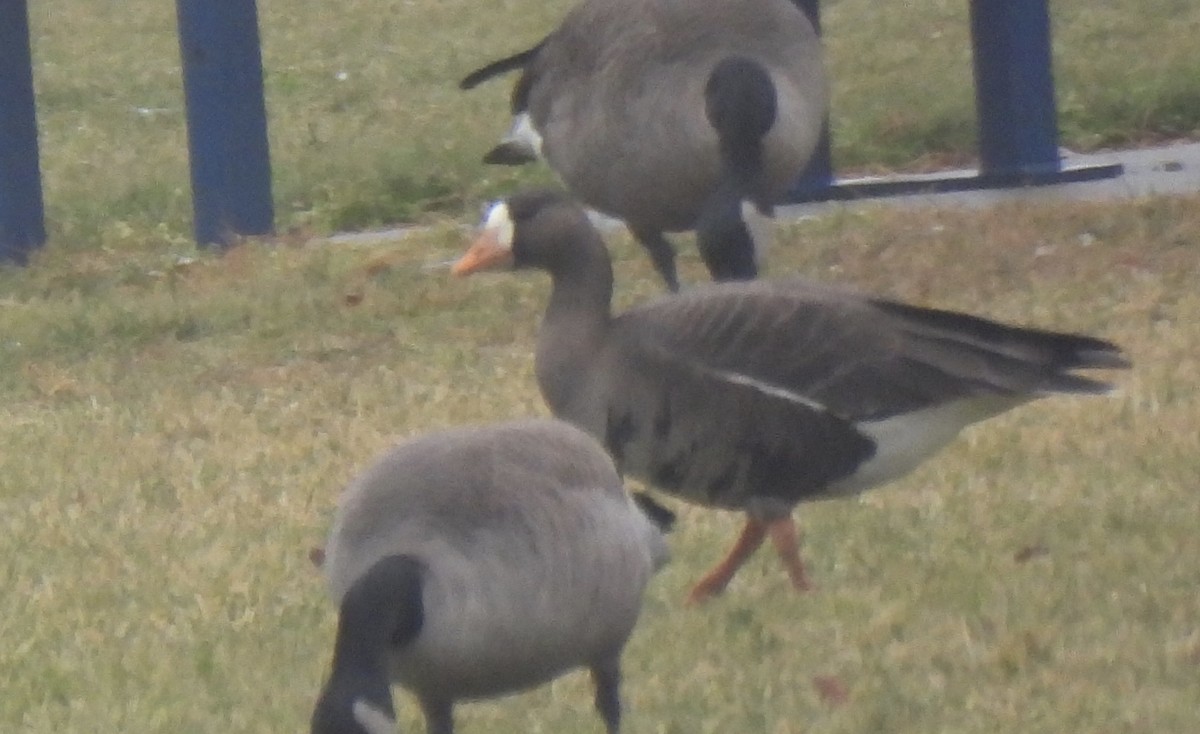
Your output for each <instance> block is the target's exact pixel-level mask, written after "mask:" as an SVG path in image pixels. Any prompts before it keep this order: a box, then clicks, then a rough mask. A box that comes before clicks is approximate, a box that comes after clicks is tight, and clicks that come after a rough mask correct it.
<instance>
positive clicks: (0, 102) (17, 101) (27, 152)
mask: <svg viewBox="0 0 1200 734" xmlns="http://www.w3.org/2000/svg"><path fill="white" fill-rule="evenodd" d="M45 241H46V223H45V213H44V210H43V204H42V179H41V171H40V168H39V166H38V139H37V112H36V108H35V107H34V103H33V64H32V61H31V58H30V53H29V8H28V5H27V4H26V0H0V262H3V261H7V262H15V263H19V264H24V263H25V262H27V261H28V259H29V252H30V250H32V249H33V248H35V247H38V246H40V245H42V244H43V243H44V242H45Z"/></svg>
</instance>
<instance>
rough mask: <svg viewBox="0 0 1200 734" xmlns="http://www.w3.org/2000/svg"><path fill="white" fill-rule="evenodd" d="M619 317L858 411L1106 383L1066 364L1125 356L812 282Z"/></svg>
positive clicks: (701, 366) (1072, 339)
mask: <svg viewBox="0 0 1200 734" xmlns="http://www.w3.org/2000/svg"><path fill="white" fill-rule="evenodd" d="M618 322H621V326H622V328H623V329H624V330H625V331H627V332H628V333H629V334H630V337H631V338H632V339H634V340H636V341H637V342H638V345H637V347H636V349H637V350H638V351H641V352H646V353H657V355H658V357H657V358H658V359H660V360H662V361H664V362H673V363H675V364H676V365H677V368H678V369H687V370H689V371H692V372H695V371H698V370H699V371H708V372H712V373H714V374H720V375H725V376H726V377H727V378H728V379H736V378H733V377H732V376H739V377H741V378H744V379H745V380H747V381H752V382H753V383H755V384H756V385H758V386H759V387H760V389H768V390H774V391H776V394H779V395H782V394H785V393H786V394H789V395H792V396H795V397H796V398H798V399H800V400H803V401H808V402H810V403H811V404H813V405H814V406H823V407H824V408H825V409H827V410H828V411H829V412H831V413H833V414H834V415H836V416H839V417H841V418H843V419H845V420H848V421H852V422H854V421H866V420H878V419H881V418H887V417H890V416H894V415H899V414H902V413H907V412H912V411H915V410H921V409H924V408H930V407H934V406H936V405H940V404H942V403H946V402H950V401H953V400H959V399H963V398H972V397H1011V398H1021V397H1026V398H1033V397H1036V396H1038V395H1041V394H1046V393H1050V392H1103V391H1104V390H1105V389H1106V387H1107V386H1106V385H1104V384H1103V383H1100V382H1097V381H1095V380H1091V379H1088V378H1085V377H1080V376H1078V375H1074V374H1071V373H1070V372H1069V371H1070V370H1071V369H1075V368H1080V367H1084V368H1086V367H1121V366H1125V365H1126V364H1127V363H1126V362H1125V360H1124V359H1123V357H1121V355H1120V350H1119V349H1117V347H1115V346H1114V345H1112V344H1109V343H1108V342H1104V341H1102V340H1099V339H1094V338H1091V337H1085V336H1077V335H1073V334H1063V333H1057V332H1049V331H1041V330H1034V329H1024V328H1020V327H1013V326H1007V325H1004V324H999V323H996V322H992V321H988V320H985V319H980V318H976V317H972V316H967V315H965V314H956V313H953V312H946V311H937V310H931V309H923V308H919V307H915V306H905V305H901V304H895V303H891V302H886V301H878V300H869V299H865V298H863V297H861V296H859V295H858V294H855V293H853V292H846V291H840V290H836V289H832V288H827V287H823V286H819V285H816V284H812V283H808V282H803V281H797V282H792V283H763V282H760V283H751V284H731V285H728V286H715V287H712V288H708V289H700V290H698V291H696V292H695V293H692V294H685V295H684V296H681V297H677V298H673V299H666V300H663V301H659V302H656V303H652V304H649V305H647V306H645V307H642V308H639V309H635V310H633V311H630V312H628V313H627V314H625V315H623V316H622V317H621V318H620V319H618Z"/></svg>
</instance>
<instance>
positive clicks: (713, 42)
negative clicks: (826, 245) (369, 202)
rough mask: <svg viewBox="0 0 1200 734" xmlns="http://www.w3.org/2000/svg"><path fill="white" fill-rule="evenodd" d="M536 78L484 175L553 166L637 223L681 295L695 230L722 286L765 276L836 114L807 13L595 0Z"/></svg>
mask: <svg viewBox="0 0 1200 734" xmlns="http://www.w3.org/2000/svg"><path fill="white" fill-rule="evenodd" d="M513 69H522V74H521V76H520V78H519V80H518V81H517V83H516V86H515V87H514V90H513V95H512V111H513V117H514V122H513V127H512V129H511V131H510V132H509V134H508V136H507V137H506V138H505V140H504V142H502V143H501V144H500V145H499V146H497V147H496V148H494V149H493V150H492V151H491V152H490V153H488V155H487V156H485V159H484V160H485V161H487V162H490V163H508V164H516V163H524V162H527V161H530V160H533V159H534V158H536V157H543V158H544V159H545V160H546V162H547V163H548V164H549V165H550V168H552V169H553V170H554V171H555V172H556V173H557V174H558V175H559V177H561V178H562V180H563V181H564V182H565V183H566V185H567V188H569V189H570V190H571V192H572V193H573V194H574V195H575V196H577V197H578V198H579V199H581V200H582V201H583V202H584V203H585V204H587V205H588V206H590V207H593V208H595V209H598V210H600V211H602V212H604V213H606V214H609V215H611V216H614V217H617V218H620V219H622V220H624V221H625V223H626V224H627V225H628V226H629V228H630V230H631V231H632V232H633V234H634V235H635V236H636V237H637V239H638V240H639V241H640V242H641V243H642V245H643V246H645V248H646V250H647V251H648V252H649V254H650V257H651V259H652V260H653V262H654V266H655V268H656V269H657V270H658V272H659V274H660V275H661V276H662V277H663V279H664V281H666V283H667V285H668V287H669V288H671V290H678V289H679V280H678V276H677V274H676V269H675V253H674V250H673V249H672V247H671V244H670V243H669V242H668V241H667V240H666V239H665V237H664V232H676V231H683V230H693V229H694V230H696V240H697V245H698V247H699V249H700V254H701V256H702V257H703V259H704V262H705V264H706V265H707V266H708V269H709V272H710V273H711V274H712V276H713V278H714V279H717V280H734V279H747V278H753V277H755V276H756V275H757V273H758V264H759V259H760V253H761V252H762V251H763V249H764V247H765V245H766V243H765V239H766V237H767V234H768V230H767V226H766V225H767V224H768V221H767V220H766V219H765V217H769V216H770V215H771V214H772V213H773V206H774V204H775V203H776V202H778V201H779V200H780V199H781V198H782V196H783V194H784V193H785V192H786V191H787V190H788V188H789V187H790V186H791V185H792V184H794V183H795V182H796V180H797V179H798V178H799V176H800V174H801V172H802V171H803V169H804V168H805V166H806V165H807V164H808V161H809V159H810V158H811V156H812V153H813V150H814V149H815V147H816V144H817V140H818V138H819V136H820V133H821V129H822V126H823V124H824V120H825V114H826V110H827V107H828V100H827V97H828V93H827V90H826V80H825V71H824V66H823V60H822V51H821V44H820V41H819V39H818V37H817V34H816V32H815V31H814V30H813V27H812V24H811V23H810V22H809V20H808V18H807V16H805V14H804V13H803V12H801V11H800V10H799V8H798V7H797V6H796V5H795V3H794V2H793V0H583V2H581V3H579V4H578V5H576V6H575V7H574V9H573V10H571V11H570V13H568V15H567V16H566V18H565V19H564V20H563V22H562V24H561V25H560V26H559V27H558V28H556V29H555V30H554V31H552V32H551V33H550V34H549V35H548V36H546V37H545V38H544V39H543V40H542V41H540V42H539V43H538V44H536V45H535V46H533V47H532V48H529V49H526V50H524V51H522V52H520V53H517V54H514V55H513V56H510V57H507V58H504V59H500V60H498V61H495V62H493V63H491V64H488V65H487V66H484V67H482V68H480V69H478V70H477V71H475V72H473V73H472V74H470V75H468V76H467V77H466V78H465V79H463V81H462V86H463V87H464V88H470V87H472V86H474V85H476V84H478V83H480V82H481V81H483V80H485V79H487V78H489V77H491V76H493V75H495V74H500V73H503V72H505V71H510V70H513Z"/></svg>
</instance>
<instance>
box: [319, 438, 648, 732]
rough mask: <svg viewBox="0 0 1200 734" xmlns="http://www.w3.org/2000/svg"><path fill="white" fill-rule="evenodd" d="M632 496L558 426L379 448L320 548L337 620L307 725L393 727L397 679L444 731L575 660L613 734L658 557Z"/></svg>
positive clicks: (607, 466)
mask: <svg viewBox="0 0 1200 734" xmlns="http://www.w3.org/2000/svg"><path fill="white" fill-rule="evenodd" d="M639 504H641V503H635V501H634V500H633V499H631V498H630V497H629V495H627V494H626V493H625V490H624V488H623V487H622V483H621V479H620V477H619V476H618V475H617V472H616V469H615V468H614V466H613V463H612V460H611V459H610V458H609V456H608V454H607V453H605V451H604V449H603V448H602V447H601V446H600V445H599V444H598V443H597V442H596V441H595V440H594V439H593V438H591V437H590V436H588V435H587V434H585V433H584V432H583V431H581V430H579V429H578V428H575V427H574V426H571V425H569V424H567V423H563V422H561V421H555V420H544V419H531V420H524V421H515V422H509V423H501V424H494V425H489V426H476V427H464V428H458V429H453V430H447V431H441V432H437V433H431V434H427V435H425V436H422V437H419V438H415V439H411V440H409V441H407V442H405V443H402V444H400V445H398V446H396V447H395V448H393V449H392V450H391V451H389V452H388V453H386V454H384V455H383V456H382V457H381V458H380V459H378V460H377V461H376V462H375V463H374V464H373V465H372V466H371V467H370V468H368V469H367V470H366V471H365V472H364V473H363V474H362V475H360V476H359V477H358V478H357V479H355V480H354V482H353V483H352V484H351V485H350V486H349V488H348V489H347V490H346V491H345V493H344V494H343V495H342V497H341V499H340V501H339V505H338V510H337V514H336V517H335V520H334V523H333V529H332V531H331V533H330V536H329V541H328V543H327V545H326V548H325V553H324V558H323V566H324V569H325V572H326V574H327V578H328V583H329V589H330V592H331V594H332V596H333V598H334V600H335V601H337V602H338V605H339V617H338V629H337V640H336V643H335V647H334V653H333V669H332V673H331V674H330V676H329V679H328V681H327V682H326V683H325V686H324V688H323V690H322V691H321V695H320V698H319V699H318V701H317V704H316V708H315V710H314V712H313V716H312V731H313V734H351V733H353V734H383V733H384V732H388V734H392V733H393V732H395V714H394V710H393V706H392V697H391V691H390V683H391V682H393V681H394V682H396V683H399V684H400V685H401V686H403V687H404V688H406V689H408V690H409V691H411V692H412V693H413V694H415V696H416V697H417V699H418V700H419V702H420V704H421V708H422V710H423V712H424V714H425V719H426V726H427V730H428V731H429V732H430V734H450V732H452V731H453V728H454V724H453V715H452V707H453V705H454V704H455V702H457V701H459V700H462V699H473V698H484V697H492V696H498V695H502V694H505V693H509V692H513V691H518V690H521V689H525V688H528V687H531V686H535V685H538V684H540V683H543V682H545V681H548V680H550V679H551V678H554V677H556V676H558V675H559V674H561V673H563V672H565V671H567V670H570V669H572V668H577V667H586V668H589V669H590V670H591V673H592V677H593V679H594V682H595V686H596V698H595V705H596V708H597V710H598V712H599V714H600V716H601V717H602V718H603V719H604V724H605V726H606V727H607V730H608V732H610V734H613V733H615V732H617V731H618V728H619V722H620V710H621V705H620V699H619V691H618V687H619V679H620V656H621V651H622V649H623V647H624V646H625V642H626V640H627V639H628V638H629V635H630V633H631V631H632V630H633V627H634V623H635V622H636V620H637V617H638V613H639V611H640V609H641V603H642V594H643V591H644V589H645V587H646V584H647V582H648V580H649V578H650V576H651V574H652V573H653V572H654V571H655V570H656V569H657V568H658V567H659V566H661V565H662V563H664V562H665V560H666V553H667V551H666V544H665V542H664V540H663V537H662V535H661V531H660V529H659V528H658V527H657V526H656V525H655V523H654V522H651V520H650V519H649V518H648V517H647V514H646V513H645V512H644V511H643V510H642V509H639V507H638V505H639ZM649 509H650V511H651V512H652V513H653V514H655V515H656V519H657V520H659V521H663V520H666V519H669V517H667V518H664V517H663V516H662V515H663V513H666V511H665V510H663V509H662V508H655V507H653V506H652V505H651V506H650V507H649ZM666 514H667V515H668V516H669V513H666Z"/></svg>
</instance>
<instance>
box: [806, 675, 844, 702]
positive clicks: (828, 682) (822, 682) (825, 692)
mask: <svg viewBox="0 0 1200 734" xmlns="http://www.w3.org/2000/svg"><path fill="white" fill-rule="evenodd" d="M812 682H813V688H816V689H817V695H818V696H820V698H821V701H822V702H824V703H825V704H826V705H828V706H841V705H842V704H844V703H846V701H847V700H848V699H849V698H850V689H849V688H847V687H846V684H845V683H843V682H842V679H841V678H839V677H837V676H836V675H814V676H813V679H812Z"/></svg>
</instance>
